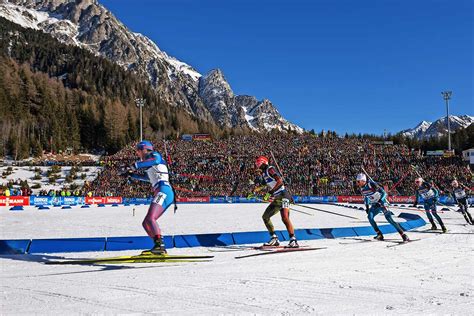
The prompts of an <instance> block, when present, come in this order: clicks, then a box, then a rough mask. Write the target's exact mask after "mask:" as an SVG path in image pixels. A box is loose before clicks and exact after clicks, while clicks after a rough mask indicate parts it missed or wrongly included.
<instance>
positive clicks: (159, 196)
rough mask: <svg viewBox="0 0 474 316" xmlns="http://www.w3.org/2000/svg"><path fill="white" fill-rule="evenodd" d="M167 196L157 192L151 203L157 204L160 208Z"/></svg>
mask: <svg viewBox="0 0 474 316" xmlns="http://www.w3.org/2000/svg"><path fill="white" fill-rule="evenodd" d="M166 197H167V195H166V194H164V193H163V192H158V194H157V195H155V197H154V198H153V203H155V204H158V205H160V206H163V203H164V202H165V199H166Z"/></svg>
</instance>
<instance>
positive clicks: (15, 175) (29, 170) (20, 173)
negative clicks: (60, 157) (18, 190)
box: [0, 166, 102, 194]
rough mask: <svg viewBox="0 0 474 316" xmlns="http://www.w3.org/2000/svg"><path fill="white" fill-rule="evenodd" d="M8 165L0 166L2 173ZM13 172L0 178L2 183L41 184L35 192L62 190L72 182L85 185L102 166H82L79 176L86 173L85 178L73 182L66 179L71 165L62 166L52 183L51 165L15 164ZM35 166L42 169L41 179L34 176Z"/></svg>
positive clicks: (95, 175)
mask: <svg viewBox="0 0 474 316" xmlns="http://www.w3.org/2000/svg"><path fill="white" fill-rule="evenodd" d="M7 168H8V167H0V175H1V174H2V173H3V172H5V171H6V170H7ZM12 168H13V172H12V174H10V175H8V176H6V177H5V178H0V183H5V184H6V183H8V181H9V180H14V181H16V180H18V179H20V180H27V181H28V184H29V185H30V187H31V186H32V185H34V184H40V185H41V188H39V189H32V191H33V193H36V194H37V193H38V192H39V191H41V190H47V191H48V190H50V189H53V190H60V189H62V187H63V186H68V187H69V186H70V185H71V184H76V185H78V186H80V187H82V186H83V185H84V182H85V181H89V182H91V181H93V180H94V179H95V178H96V177H97V174H98V173H99V172H100V171H101V170H102V167H81V168H82V171H80V172H78V176H79V177H80V176H81V174H83V173H84V174H85V175H86V178H85V179H80V178H79V179H75V180H74V181H72V182H71V183H66V182H65V179H66V176H67V175H69V172H70V171H71V167H61V172H60V173H58V176H59V177H58V179H57V181H56V184H50V183H49V181H48V176H47V172H48V170H50V169H51V167H16V166H13V167H12ZM35 168H39V169H40V170H41V179H38V180H35V179H34V176H35V174H36V172H35V171H34V169H35Z"/></svg>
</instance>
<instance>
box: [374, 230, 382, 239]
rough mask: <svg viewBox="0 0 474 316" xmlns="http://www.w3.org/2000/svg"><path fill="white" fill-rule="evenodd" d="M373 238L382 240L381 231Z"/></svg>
mask: <svg viewBox="0 0 474 316" xmlns="http://www.w3.org/2000/svg"><path fill="white" fill-rule="evenodd" d="M374 239H375V240H383V235H382V232H380V231H378V232H377V236H375V237H374Z"/></svg>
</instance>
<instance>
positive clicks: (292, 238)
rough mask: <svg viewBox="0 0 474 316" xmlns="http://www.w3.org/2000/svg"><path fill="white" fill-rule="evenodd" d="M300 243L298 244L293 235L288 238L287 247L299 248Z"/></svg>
mask: <svg viewBox="0 0 474 316" xmlns="http://www.w3.org/2000/svg"><path fill="white" fill-rule="evenodd" d="M299 247H300V245H298V241H297V240H296V237H295V236H293V237H291V238H290V242H289V243H288V248H299Z"/></svg>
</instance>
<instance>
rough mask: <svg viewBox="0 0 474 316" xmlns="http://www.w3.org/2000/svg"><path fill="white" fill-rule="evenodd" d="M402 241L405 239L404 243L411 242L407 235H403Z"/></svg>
mask: <svg viewBox="0 0 474 316" xmlns="http://www.w3.org/2000/svg"><path fill="white" fill-rule="evenodd" d="M401 236H402V239H403V242H409V241H410V238H408V236H407V234H402V235H401Z"/></svg>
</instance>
